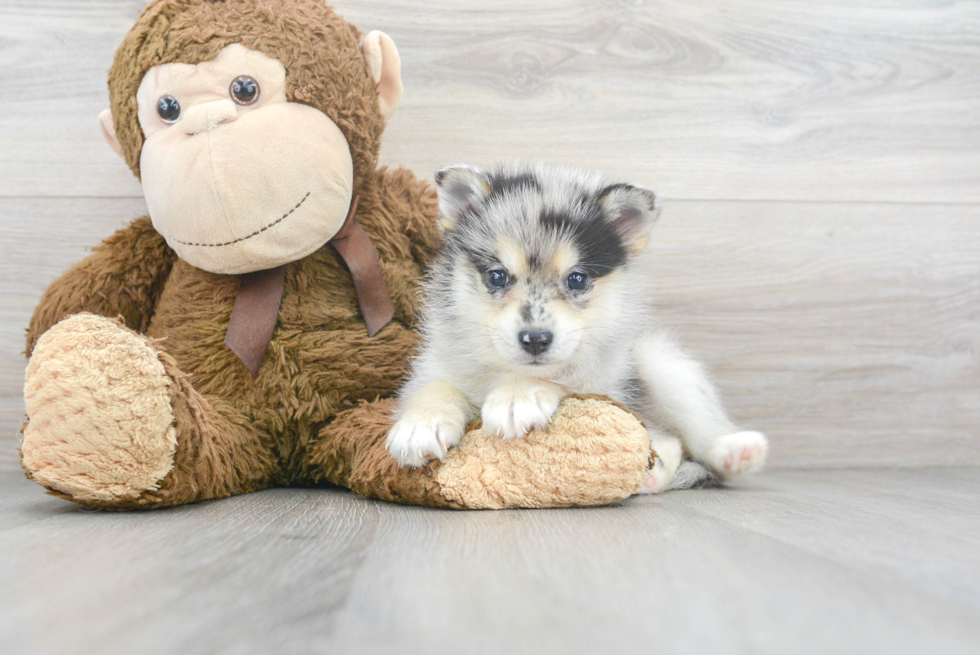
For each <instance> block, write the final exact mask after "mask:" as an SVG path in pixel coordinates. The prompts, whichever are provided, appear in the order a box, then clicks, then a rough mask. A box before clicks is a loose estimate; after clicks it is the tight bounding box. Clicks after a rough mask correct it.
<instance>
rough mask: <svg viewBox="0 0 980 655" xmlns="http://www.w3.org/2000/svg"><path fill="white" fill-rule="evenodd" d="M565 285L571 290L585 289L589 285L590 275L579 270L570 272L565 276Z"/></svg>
mask: <svg viewBox="0 0 980 655" xmlns="http://www.w3.org/2000/svg"><path fill="white" fill-rule="evenodd" d="M565 286H566V287H568V290H569V291H585V289H586V288H587V287H588V286H589V276H588V275H586V274H585V273H580V272H578V271H574V272H572V273H569V274H568V277H567V278H565Z"/></svg>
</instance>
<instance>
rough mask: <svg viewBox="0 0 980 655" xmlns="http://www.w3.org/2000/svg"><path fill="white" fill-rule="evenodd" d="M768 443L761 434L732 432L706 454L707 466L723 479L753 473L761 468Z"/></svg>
mask: <svg viewBox="0 0 980 655" xmlns="http://www.w3.org/2000/svg"><path fill="white" fill-rule="evenodd" d="M768 451H769V442H768V441H767V440H766V437H765V435H763V434H762V433H761V432H752V431H748V430H747V431H745V432H733V433H732V434H726V435H725V436H723V437H718V441H717V442H715V445H714V446H713V447H712V448H711V452H709V453H708V464H710V465H711V468H713V469H714V470H715V472H716V473H718V474H719V475H721V476H722V477H724V478H734V477H737V476H739V475H745V474H746V473H753V472H755V471H757V470H759V468H760V467H762V464H763V463H764V462H765V461H766V453H768Z"/></svg>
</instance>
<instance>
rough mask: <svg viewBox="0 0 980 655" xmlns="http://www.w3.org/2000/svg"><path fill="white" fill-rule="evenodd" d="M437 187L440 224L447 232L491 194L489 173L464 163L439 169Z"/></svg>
mask: <svg viewBox="0 0 980 655" xmlns="http://www.w3.org/2000/svg"><path fill="white" fill-rule="evenodd" d="M436 187H438V189H439V225H440V226H442V229H443V230H445V231H447V232H450V231H452V230H453V229H454V228H455V227H456V226H457V225H458V224H459V219H460V218H462V216H463V215H464V214H466V213H467V212H469V211H471V210H473V209H474V208H475V207H477V206H479V205H480V204H481V203H482V202H483V201H484V200H486V199H487V196H489V195H490V181H489V180H488V178H487V174H486V173H484V172H483V171H481V170H480V169H479V168H474V167H472V166H466V165H463V164H460V165H457V166H449V167H447V168H443V169H442V170H440V171H437V172H436Z"/></svg>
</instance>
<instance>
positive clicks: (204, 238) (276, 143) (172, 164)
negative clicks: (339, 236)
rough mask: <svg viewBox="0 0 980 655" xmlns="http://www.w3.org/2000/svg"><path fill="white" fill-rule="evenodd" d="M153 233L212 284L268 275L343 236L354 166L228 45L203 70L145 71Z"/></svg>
mask: <svg viewBox="0 0 980 655" xmlns="http://www.w3.org/2000/svg"><path fill="white" fill-rule="evenodd" d="M137 101H138V104H139V122H140V126H141V127H142V128H143V133H144V135H145V136H146V140H145V142H144V144H143V150H142V153H141V156H140V171H141V177H142V181H143V191H144V193H145V195H146V203H147V206H148V208H149V212H150V218H151V219H152V221H153V226H154V227H155V228H156V230H157V231H158V232H160V234H162V235H163V236H164V237H165V238H166V240H167V243H168V244H169V245H170V246H171V247H172V248H173V249H174V251H176V253H177V255H178V256H180V257H181V258H182V259H184V260H186V261H187V262H188V263H190V264H192V265H194V266H197V267H198V268H202V269H204V270H207V271H210V272H212V273H223V274H238V273H247V272H251V271H258V270H263V269H267V268H274V267H276V266H279V265H281V264H285V263H288V262H291V261H295V260H297V259H301V258H303V257H305V256H306V255H308V254H310V253H312V252H314V251H315V250H317V249H319V248H320V247H321V246H323V244H325V243H326V242H327V241H329V240H330V238H331V237H333V236H334V234H336V233H337V231H338V230H339V229H340V227H341V226H342V225H343V222H344V219H345V218H346V217H347V212H348V209H349V207H350V202H351V193H352V188H353V162H352V160H351V154H350V148H349V146H348V144H347V140H346V139H345V138H344V135H343V134H342V133H341V131H340V129H339V128H338V127H337V125H336V124H335V123H334V122H333V121H331V120H330V119H329V118H328V117H327V116H326V115H325V114H324V113H322V112H320V111H318V110H316V109H313V108H311V107H308V106H306V105H301V104H298V103H294V102H289V101H288V100H287V99H286V70H285V68H284V67H283V65H282V64H281V63H280V62H279V61H277V60H275V59H272V58H270V57H268V56H266V55H264V54H262V53H260V52H256V51H253V50H249V49H248V48H245V47H244V46H241V45H238V44H235V45H229V46H228V47H226V48H224V49H223V50H222V51H221V53H220V54H219V55H218V57H217V58H215V59H214V60H212V61H209V62H204V63H200V64H197V65H193V66H192V65H189V64H164V65H161V66H156V67H154V68H152V69H150V70H149V71H148V72H147V74H146V75H145V77H144V78H143V82H142V84H141V85H140V88H139V92H138V93H137Z"/></svg>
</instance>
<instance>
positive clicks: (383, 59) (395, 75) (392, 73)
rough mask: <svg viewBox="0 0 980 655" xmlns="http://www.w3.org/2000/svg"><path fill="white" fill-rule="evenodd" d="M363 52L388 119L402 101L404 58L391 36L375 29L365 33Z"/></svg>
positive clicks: (382, 110) (383, 111)
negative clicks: (399, 54)
mask: <svg viewBox="0 0 980 655" xmlns="http://www.w3.org/2000/svg"><path fill="white" fill-rule="evenodd" d="M361 54H362V55H363V56H364V62H365V63H366V64H367V69H368V73H369V74H370V75H371V79H373V80H374V83H375V84H376V85H377V87H376V88H377V90H378V105H379V106H380V107H381V115H382V116H384V119H385V120H386V121H387V120H389V119H391V117H392V116H393V115H394V114H395V110H396V109H398V105H399V103H401V101H402V60H401V58H400V57H399V56H398V48H396V47H395V42H394V41H392V40H391V37H390V36H388V35H387V34H385V33H384V32H379V31H377V30H374V31H373V32H368V33H367V34H365V35H364V40H363V41H361Z"/></svg>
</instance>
